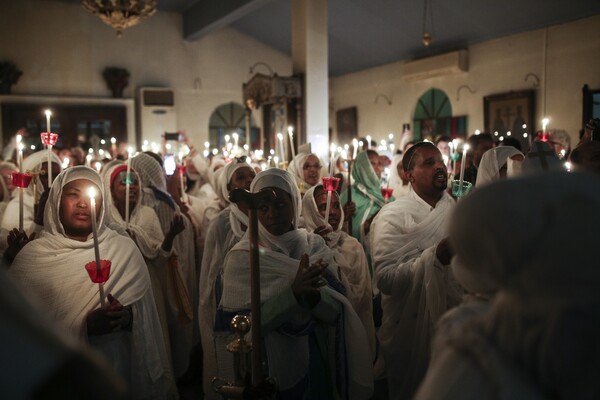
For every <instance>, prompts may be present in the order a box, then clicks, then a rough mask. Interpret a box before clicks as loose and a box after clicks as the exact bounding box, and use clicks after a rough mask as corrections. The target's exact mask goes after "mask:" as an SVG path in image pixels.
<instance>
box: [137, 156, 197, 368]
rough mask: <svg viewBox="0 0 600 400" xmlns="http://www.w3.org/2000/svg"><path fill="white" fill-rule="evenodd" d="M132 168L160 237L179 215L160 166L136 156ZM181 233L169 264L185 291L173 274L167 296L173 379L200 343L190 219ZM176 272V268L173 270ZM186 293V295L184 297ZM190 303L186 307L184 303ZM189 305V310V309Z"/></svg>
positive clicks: (185, 220)
mask: <svg viewBox="0 0 600 400" xmlns="http://www.w3.org/2000/svg"><path fill="white" fill-rule="evenodd" d="M131 167H132V168H133V169H135V170H136V172H137V173H138V175H139V176H140V179H141V181H142V186H143V196H142V204H144V205H146V206H149V207H151V208H153V209H154V212H155V213H156V215H157V216H158V219H159V221H160V226H161V229H162V232H163V234H165V233H167V232H169V230H170V229H171V224H172V222H173V218H174V217H175V216H176V215H182V213H181V211H180V209H179V207H178V206H177V204H176V203H175V201H174V200H173V198H172V197H171V195H170V194H169V193H168V192H167V183H166V179H165V174H164V171H163V169H162V167H161V165H160V163H159V162H158V161H157V160H156V159H155V158H154V157H153V156H151V155H148V154H144V153H141V154H138V155H136V156H135V157H133V158H132V159H131ZM183 222H184V224H185V228H184V231H183V232H182V233H181V234H179V235H177V236H176V237H175V240H174V243H173V247H174V250H173V256H176V259H175V258H174V257H173V256H172V257H173V258H171V259H170V263H172V265H173V266H175V265H176V266H177V268H176V269H178V270H179V272H180V275H181V277H182V278H183V282H184V284H185V288H182V287H180V286H179V285H177V282H176V281H175V280H174V279H171V278H175V277H176V273H174V274H168V276H169V279H170V281H169V283H168V284H167V286H168V287H169V293H170V294H169V296H167V297H168V298H167V300H168V303H169V307H168V308H167V313H168V319H169V333H170V336H171V351H172V356H173V368H174V374H175V377H176V378H179V377H181V376H182V375H183V374H184V373H185V372H186V370H187V368H188V366H189V361H190V354H191V352H192V348H193V347H194V346H195V345H196V343H198V341H199V336H200V335H199V332H198V330H197V328H196V327H197V324H195V323H194V322H193V321H192V319H193V318H194V316H195V315H197V310H196V306H197V304H198V269H199V267H198V266H197V265H196V254H195V243H194V231H193V226H192V223H191V221H190V220H189V219H187V218H183ZM174 268H175V267H174ZM186 291H187V293H186ZM186 299H189V304H188V302H187V301H186ZM189 305H191V308H190V307H188V306H189Z"/></svg>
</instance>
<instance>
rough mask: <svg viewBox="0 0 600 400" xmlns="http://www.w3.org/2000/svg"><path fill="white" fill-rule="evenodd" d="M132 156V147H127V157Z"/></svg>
mask: <svg viewBox="0 0 600 400" xmlns="http://www.w3.org/2000/svg"><path fill="white" fill-rule="evenodd" d="M132 154H133V147H128V148H127V155H128V156H129V157H131V155H132Z"/></svg>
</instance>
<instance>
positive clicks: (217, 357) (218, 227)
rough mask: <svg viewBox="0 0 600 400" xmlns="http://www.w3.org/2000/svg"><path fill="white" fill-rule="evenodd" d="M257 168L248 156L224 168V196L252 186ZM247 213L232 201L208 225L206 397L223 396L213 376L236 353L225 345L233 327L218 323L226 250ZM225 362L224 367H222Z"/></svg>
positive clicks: (203, 329) (203, 283)
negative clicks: (249, 160) (251, 164)
mask: <svg viewBox="0 0 600 400" xmlns="http://www.w3.org/2000/svg"><path fill="white" fill-rule="evenodd" d="M255 175H256V174H255V172H254V169H253V168H252V167H251V166H250V164H248V163H247V162H246V159H245V158H240V159H234V160H233V161H232V162H231V163H229V164H227V166H225V168H223V172H222V173H221V177H222V180H223V182H226V183H225V184H221V185H220V186H221V189H222V197H223V198H225V199H227V201H228V202H229V191H231V190H233V189H235V188H243V189H246V190H249V189H250V183H251V182H252V180H253V179H254V177H255ZM247 226H248V216H247V214H246V211H245V209H244V211H243V210H241V209H240V207H239V206H238V204H236V203H230V204H229V207H227V208H225V209H224V210H223V211H221V212H220V213H219V214H218V215H217V217H216V218H214V219H213V220H212V221H211V222H210V224H209V226H208V233H207V235H206V243H205V249H206V251H205V252H204V255H203V257H202V268H201V269H200V286H199V287H200V306H199V308H198V312H199V316H198V319H199V321H200V335H201V337H202V351H203V356H204V359H203V367H204V368H203V369H202V374H203V382H204V398H205V399H215V400H217V399H220V398H221V396H220V395H218V394H217V393H216V392H215V391H213V390H212V389H211V387H212V383H211V381H212V379H213V378H214V377H216V376H220V377H225V375H226V373H227V372H229V367H230V366H231V365H232V363H233V357H232V356H231V353H229V352H228V351H227V349H226V345H227V343H229V341H231V337H232V336H231V330H230V328H229V324H228V323H227V324H226V327H225V328H226V330H225V331H222V330H219V329H221V328H223V327H220V328H219V329H217V330H215V328H217V327H216V326H215V316H216V313H217V306H218V305H219V302H220V300H221V293H222V291H223V262H224V260H225V256H226V255H227V252H228V251H229V250H231V248H232V247H233V246H234V245H235V244H236V243H237V242H239V241H240V239H241V238H242V236H243V235H244V232H245V231H246V227H247ZM220 365H225V367H224V368H219V366H220Z"/></svg>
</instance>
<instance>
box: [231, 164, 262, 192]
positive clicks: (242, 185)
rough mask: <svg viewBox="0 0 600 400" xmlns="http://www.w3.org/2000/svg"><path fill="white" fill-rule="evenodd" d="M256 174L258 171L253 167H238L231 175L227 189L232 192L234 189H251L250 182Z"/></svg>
mask: <svg viewBox="0 0 600 400" xmlns="http://www.w3.org/2000/svg"><path fill="white" fill-rule="evenodd" d="M255 176H256V172H255V171H254V169H253V168H252V167H242V168H238V169H236V170H235V171H234V172H233V175H231V179H230V180H229V183H228V184H227V189H228V190H229V191H230V192H231V191H232V190H233V189H246V190H250V184H251V183H252V180H253V179H254V177H255Z"/></svg>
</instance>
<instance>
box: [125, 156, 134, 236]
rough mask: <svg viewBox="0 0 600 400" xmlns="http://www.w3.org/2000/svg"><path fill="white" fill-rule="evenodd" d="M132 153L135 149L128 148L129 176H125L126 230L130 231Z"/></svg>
mask: <svg viewBox="0 0 600 400" xmlns="http://www.w3.org/2000/svg"><path fill="white" fill-rule="evenodd" d="M131 153H133V149H132V148H131V147H128V148H127V175H125V229H129V181H130V179H129V174H130V173H131Z"/></svg>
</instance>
